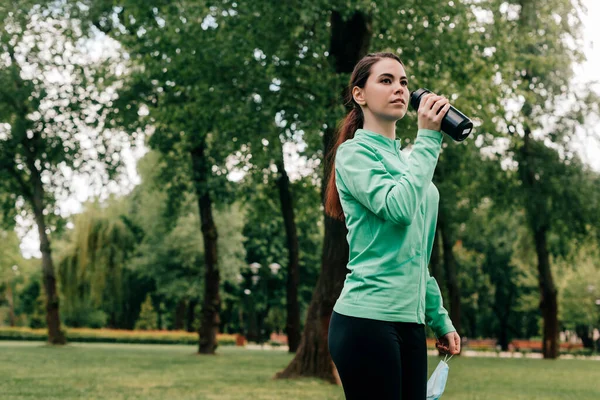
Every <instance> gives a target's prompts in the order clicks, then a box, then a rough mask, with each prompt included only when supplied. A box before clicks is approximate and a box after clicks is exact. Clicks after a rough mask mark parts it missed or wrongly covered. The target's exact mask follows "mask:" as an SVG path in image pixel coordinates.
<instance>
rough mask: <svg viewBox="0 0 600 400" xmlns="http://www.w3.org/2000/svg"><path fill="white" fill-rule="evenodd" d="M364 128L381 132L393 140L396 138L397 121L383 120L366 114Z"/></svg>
mask: <svg viewBox="0 0 600 400" xmlns="http://www.w3.org/2000/svg"><path fill="white" fill-rule="evenodd" d="M363 129H366V130H368V131H371V132H375V133H379V134H380V135H383V136H385V137H387V138H390V139H392V140H394V139H396V121H382V120H379V119H376V118H368V116H367V115H365V122H364V124H363Z"/></svg>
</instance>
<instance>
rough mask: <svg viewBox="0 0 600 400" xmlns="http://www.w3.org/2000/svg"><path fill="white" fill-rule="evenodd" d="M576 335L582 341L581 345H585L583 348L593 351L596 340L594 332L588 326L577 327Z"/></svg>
mask: <svg viewBox="0 0 600 400" xmlns="http://www.w3.org/2000/svg"><path fill="white" fill-rule="evenodd" d="M575 333H576V334H577V336H578V337H579V338H580V339H581V343H583V347H584V348H585V349H593V348H594V338H593V336H592V332H591V330H590V328H589V326H587V325H576V326H575Z"/></svg>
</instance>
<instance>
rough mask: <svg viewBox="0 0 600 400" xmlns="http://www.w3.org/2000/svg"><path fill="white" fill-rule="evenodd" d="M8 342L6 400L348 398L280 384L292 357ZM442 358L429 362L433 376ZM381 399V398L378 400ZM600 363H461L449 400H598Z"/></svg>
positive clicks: (3, 374) (304, 382) (332, 390)
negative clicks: (281, 373)
mask: <svg viewBox="0 0 600 400" xmlns="http://www.w3.org/2000/svg"><path fill="white" fill-rule="evenodd" d="M195 350H196V348H195V347H194V346H185V345H137V344H136V345H134V344H92V343H86V344H71V345H68V346H66V347H62V348H57V347H49V346H45V345H43V344H41V343H39V342H37V343H35V342H0V398H2V399H3V400H6V399H111V400H117V399H219V400H233V399H240V400H241V399H251V400H261V399H285V400H296V399H298V400H302V399H311V400H313V399H343V398H344V396H343V391H342V389H341V387H337V386H334V385H330V384H327V383H324V382H321V381H318V380H315V379H299V380H272V379H271V377H272V376H273V374H274V373H275V372H277V371H279V370H281V369H282V368H283V367H285V366H286V365H287V364H288V362H289V361H290V360H291V357H292V356H291V355H289V354H287V353H285V352H280V351H257V350H245V349H241V348H235V347H222V348H220V349H219V354H218V355H216V356H198V355H196V354H195ZM437 363H438V359H437V358H435V357H433V358H430V359H429V369H430V372H431V371H432V370H433V369H434V368H435V366H436V365H437ZM373 398H374V399H375V398H376V396H374V397H373ZM599 398H600V362H598V361H588V360H555V361H545V360H533V359H497V358H494V359H490V358H464V357H463V358H457V357H455V358H453V359H452V361H450V377H449V380H448V386H447V387H446V393H445V394H444V396H443V397H442V399H443V400H459V399H460V400H500V399H501V400H507V399H510V400H538V399H539V400H550V399H552V400H554V399H577V400H587V399H589V400H592V399H594V400H596V399H599Z"/></svg>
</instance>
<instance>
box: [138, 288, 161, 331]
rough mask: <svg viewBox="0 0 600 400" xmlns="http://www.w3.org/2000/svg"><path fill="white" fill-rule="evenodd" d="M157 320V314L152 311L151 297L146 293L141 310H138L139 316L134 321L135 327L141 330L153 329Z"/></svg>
mask: <svg viewBox="0 0 600 400" xmlns="http://www.w3.org/2000/svg"><path fill="white" fill-rule="evenodd" d="M157 320H158V315H157V314H156V311H154V307H153V306H152V298H151V297H150V295H149V294H148V295H147V296H146V300H145V301H144V302H143V303H142V310H141V311H140V317H139V318H138V320H137V322H136V323H135V329H139V330H143V331H149V330H155V329H156V328H157V326H158V324H157Z"/></svg>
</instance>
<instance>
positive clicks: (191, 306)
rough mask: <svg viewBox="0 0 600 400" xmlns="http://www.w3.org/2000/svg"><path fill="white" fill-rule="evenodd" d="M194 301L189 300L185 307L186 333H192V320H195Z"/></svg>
mask: <svg viewBox="0 0 600 400" xmlns="http://www.w3.org/2000/svg"><path fill="white" fill-rule="evenodd" d="M196 304H197V302H196V300H190V301H189V302H188V306H187V318H186V319H187V321H186V325H187V326H186V330H187V331H188V332H194V320H195V319H196V310H195V308H196Z"/></svg>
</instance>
